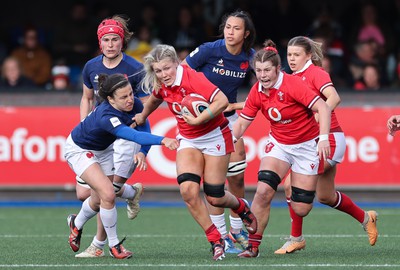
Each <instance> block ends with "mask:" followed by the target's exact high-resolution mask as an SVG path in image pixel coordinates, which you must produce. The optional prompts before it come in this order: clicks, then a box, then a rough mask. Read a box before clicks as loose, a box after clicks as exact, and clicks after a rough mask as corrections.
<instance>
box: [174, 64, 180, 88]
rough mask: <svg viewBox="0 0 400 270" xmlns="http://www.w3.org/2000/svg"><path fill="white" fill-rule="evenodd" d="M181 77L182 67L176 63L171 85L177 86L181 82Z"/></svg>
mask: <svg viewBox="0 0 400 270" xmlns="http://www.w3.org/2000/svg"><path fill="white" fill-rule="evenodd" d="M182 77H183V67H182V66H181V65H178V67H177V68H176V76H175V81H174V83H173V84H172V86H179V85H181V83H182Z"/></svg>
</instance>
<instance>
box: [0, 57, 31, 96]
mask: <svg viewBox="0 0 400 270" xmlns="http://www.w3.org/2000/svg"><path fill="white" fill-rule="evenodd" d="M32 87H35V83H34V82H33V81H32V80H31V79H29V78H27V77H25V76H24V75H22V70H21V66H20V64H19V62H18V59H17V58H15V57H12V56H9V57H7V58H6V59H5V60H4V62H3V66H2V70H1V81H0V90H8V89H11V88H12V89H15V88H32Z"/></svg>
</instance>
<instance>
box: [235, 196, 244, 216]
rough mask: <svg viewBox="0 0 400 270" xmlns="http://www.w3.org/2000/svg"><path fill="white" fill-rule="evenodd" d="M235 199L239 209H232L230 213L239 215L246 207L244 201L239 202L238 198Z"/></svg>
mask: <svg viewBox="0 0 400 270" xmlns="http://www.w3.org/2000/svg"><path fill="white" fill-rule="evenodd" d="M236 199H237V200H238V202H239V207H238V209H232V211H233V212H234V213H236V214H239V213H242V212H243V211H244V208H245V206H246V205H245V203H244V201H242V200H239V198H236Z"/></svg>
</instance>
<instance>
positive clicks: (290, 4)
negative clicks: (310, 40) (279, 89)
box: [255, 0, 311, 73]
mask: <svg viewBox="0 0 400 270" xmlns="http://www.w3.org/2000/svg"><path fill="white" fill-rule="evenodd" d="M268 10H271V11H273V12H270V14H268V18H269V21H270V22H273V27H271V26H270V25H269V24H266V23H265V13H261V14H260V16H259V18H258V19H259V20H258V21H255V25H256V26H257V25H264V28H265V30H263V31H259V30H258V29H257V33H269V35H268V36H267V37H268V38H270V37H271V39H272V40H276V46H277V50H278V52H279V53H280V58H281V59H282V60H281V61H282V69H283V70H284V71H285V72H288V73H290V72H291V70H290V68H289V66H288V64H287V59H286V53H285V52H286V46H287V43H288V41H289V39H291V38H292V37H294V36H298V35H303V34H304V29H306V28H307V26H308V25H310V23H311V22H310V21H309V20H308V18H309V17H310V16H308V14H307V13H308V10H305V9H304V8H303V5H302V4H299V1H293V0H277V1H275V3H274V4H272V5H271V6H268ZM294 22H295V23H294ZM263 39H264V40H265V38H263Z"/></svg>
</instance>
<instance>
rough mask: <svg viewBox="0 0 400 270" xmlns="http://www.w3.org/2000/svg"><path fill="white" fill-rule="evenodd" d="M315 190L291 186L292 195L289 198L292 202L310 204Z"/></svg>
mask: <svg viewBox="0 0 400 270" xmlns="http://www.w3.org/2000/svg"><path fill="white" fill-rule="evenodd" d="M314 197H315V191H309V190H304V189H301V188H297V187H292V196H291V197H290V199H291V200H292V201H293V202H300V203H308V204H311V203H313V201H314Z"/></svg>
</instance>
